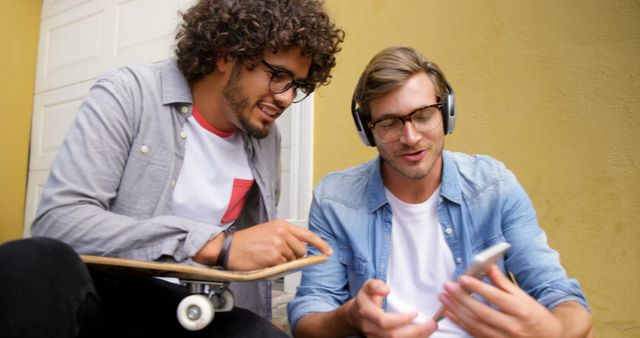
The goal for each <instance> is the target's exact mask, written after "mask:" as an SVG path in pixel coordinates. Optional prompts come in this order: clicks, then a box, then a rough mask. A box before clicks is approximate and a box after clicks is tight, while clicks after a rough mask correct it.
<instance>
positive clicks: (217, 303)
mask: <svg viewBox="0 0 640 338" xmlns="http://www.w3.org/2000/svg"><path fill="white" fill-rule="evenodd" d="M80 258H81V259H82V261H83V262H84V263H85V264H86V265H87V266H89V267H90V268H91V269H102V270H107V271H112V272H118V273H128V274H137V275H143V276H150V277H173V278H177V279H178V281H179V282H180V284H182V285H184V286H185V287H186V288H187V290H188V292H189V293H190V295H189V296H186V297H185V298H184V299H183V300H182V301H181V302H180V304H178V308H177V310H176V315H177V317H178V321H179V322H180V324H181V325H182V326H183V327H184V328H185V329H187V330H191V331H195V330H200V329H202V328H204V327H206V326H207V325H209V323H210V322H211V321H212V320H213V317H214V316H215V312H225V311H230V310H231V309H232V308H233V305H234V295H233V292H231V290H230V289H229V288H228V286H229V283H230V282H250V281H256V280H274V279H277V278H280V277H282V276H285V275H288V274H290V273H293V272H296V271H299V270H301V269H303V268H305V267H307V266H311V265H315V264H320V263H323V262H325V261H326V260H327V256H307V257H303V258H299V259H296V260H294V261H290V262H287V263H284V264H279V265H275V266H272V267H267V268H262V269H256V270H251V271H231V270H223V269H217V268H212V267H205V266H192V265H186V264H179V263H162V262H150V261H140V260H133V259H124V258H115V257H103V256H87V255H81V256H80Z"/></svg>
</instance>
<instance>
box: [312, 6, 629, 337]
mask: <svg viewBox="0 0 640 338" xmlns="http://www.w3.org/2000/svg"><path fill="white" fill-rule="evenodd" d="M327 6H328V8H329V10H330V12H331V13H332V15H333V17H334V18H336V20H337V21H338V23H339V24H340V25H341V26H342V27H343V28H344V29H345V30H346V31H347V38H346V42H345V43H344V48H343V51H342V53H341V54H340V55H339V57H338V65H337V67H336V69H335V72H334V77H333V82H332V84H331V85H330V86H329V87H324V88H321V89H319V90H318V92H317V94H316V117H315V119H316V120H315V128H316V134H315V135H316V136H315V150H314V154H315V155H314V156H315V159H314V161H315V162H314V163H315V164H314V180H315V182H317V181H318V180H319V179H320V178H321V177H323V176H324V175H325V174H327V173H328V172H330V171H335V170H339V169H342V168H345V167H348V166H352V165H355V164H357V163H360V162H363V161H365V160H367V159H369V158H371V157H372V156H374V154H375V151H374V150H370V149H365V147H364V146H363V145H361V144H360V141H359V139H358V138H357V135H356V133H355V128H354V126H353V123H352V120H351V116H350V113H349V104H350V95H351V93H352V91H353V87H354V85H355V83H356V80H357V76H358V75H359V74H360V72H361V71H362V69H363V67H364V66H365V64H366V62H367V61H368V60H369V59H370V58H371V57H372V56H373V55H374V54H375V53H377V52H378V51H380V50H381V49H382V48H384V47H387V46H389V45H394V44H407V45H411V46H414V47H416V48H418V49H419V50H421V51H422V52H423V53H424V54H425V55H426V56H427V57H429V58H431V59H432V60H434V61H435V62H436V63H438V64H439V65H440V66H441V67H442V69H443V70H444V72H445V74H446V75H447V76H448V78H449V80H450V82H451V83H452V86H453V87H454V89H455V93H456V100H457V104H458V105H457V107H458V114H459V115H458V124H457V128H456V131H455V133H454V134H453V135H450V136H447V138H446V145H445V147H446V148H448V149H452V150H458V151H463V152H467V153H482V154H489V155H492V156H494V157H496V158H498V159H500V160H502V161H504V162H505V163H506V165H507V166H508V167H509V168H511V169H512V170H513V171H514V172H515V173H516V175H517V176H518V177H519V179H520V181H521V183H522V184H523V185H524V187H525V188H526V189H527V191H528V192H529V194H530V196H531V198H532V200H533V203H534V205H535V206H536V209H537V212H538V216H539V219H540V224H541V225H542V226H543V228H544V229H545V230H546V231H547V233H548V234H549V236H550V242H551V245H552V246H553V247H555V248H556V249H558V251H560V253H561V257H562V260H563V263H564V265H565V266H566V268H567V270H568V272H569V274H570V275H571V276H573V277H576V278H578V279H579V280H580V282H581V284H582V286H583V288H584V290H585V292H586V295H587V297H588V300H589V301H590V304H591V306H592V307H593V314H594V320H595V328H596V334H597V336H598V337H606V338H616V337H629V338H631V337H640V305H639V304H640V287H638V285H640V284H639V283H640V250H639V249H640V225H638V224H637V220H638V219H639V218H640V150H638V149H639V147H640V128H639V124H640V90H639V89H640V86H639V83H638V81H639V79H638V78H639V77H640V19H639V18H640V2H638V1H622V0H609V1H595V0H565V1H539V0H518V1H512V0H494V1H491V0H473V1H472V0H468V1H462V0H456V1H439V0H438V1H436V0H413V1H410V0H402V1H400V0H327Z"/></svg>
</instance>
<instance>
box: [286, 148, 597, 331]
mask: <svg viewBox="0 0 640 338" xmlns="http://www.w3.org/2000/svg"><path fill="white" fill-rule="evenodd" d="M438 216H439V218H440V224H441V225H442V233H443V234H444V236H445V240H446V242H447V244H448V246H449V248H450V249H451V253H452V255H453V258H454V260H455V263H456V277H458V276H460V275H461V274H462V273H463V272H464V270H465V269H466V267H467V266H468V265H469V264H470V263H471V261H472V259H473V256H474V255H475V254H477V253H479V252H480V251H482V250H483V249H486V248H487V247H489V246H491V245H493V244H496V243H498V242H502V241H507V242H509V243H510V244H511V249H509V251H507V253H506V255H505V258H504V259H502V260H500V261H499V262H498V266H499V267H500V268H501V269H502V270H503V272H504V271H509V272H511V273H512V274H513V276H514V277H515V279H516V282H517V283H518V285H519V286H520V287H521V288H522V289H523V290H524V291H526V292H527V293H529V294H530V295H531V296H532V297H534V298H536V299H537V300H538V301H539V302H540V303H541V304H543V305H544V306H546V307H548V308H553V307H555V306H556V305H558V304H559V303H562V302H565V301H576V302H578V303H580V304H582V305H583V306H584V307H585V308H588V305H587V302H586V300H585V297H584V295H583V293H582V291H581V289H580V286H579V284H578V282H577V281H576V280H574V279H568V278H567V274H566V271H565V270H564V268H563V267H562V265H560V260H559V255H558V253H557V252H556V251H554V250H553V249H551V248H550V247H549V246H548V244H547V237H546V235H545V233H544V231H542V229H541V228H540V226H539V225H538V220H537V218H536V213H535V210H534V209H533V205H532V204H531V200H530V199H529V197H528V196H527V194H526V192H525V191H524V189H523V188H522V186H521V185H520V184H519V183H518V181H517V180H516V178H515V176H514V175H513V173H512V172H511V171H509V170H508V169H506V168H505V166H504V165H503V164H502V163H501V162H499V161H497V160H495V159H493V158H491V157H488V156H481V155H474V156H470V155H466V154H462V153H452V152H448V151H445V152H443V173H442V183H441V187H440V200H439V203H438ZM391 218H392V214H391V207H390V206H389V203H388V201H387V198H386V196H385V192H384V185H383V182H382V176H381V173H380V159H379V158H377V159H374V160H371V161H369V162H367V163H364V164H362V165H360V166H357V167H354V168H350V169H347V170H344V171H340V172H337V173H333V174H330V175H328V176H327V177H325V178H324V179H323V180H322V181H321V182H320V184H319V185H318V186H317V187H316V188H315V189H314V194H313V202H312V205H311V211H310V215H309V228H310V229H311V230H312V231H314V232H315V233H317V234H318V235H319V236H320V237H322V238H323V239H324V240H326V241H327V242H328V243H329V244H330V245H331V247H332V248H333V249H334V255H333V256H331V257H330V258H329V260H328V261H327V262H326V263H324V264H320V265H317V266H313V267H310V268H308V269H305V270H304V272H303V274H302V282H301V285H300V287H299V288H298V292H297V294H296V299H295V300H293V301H292V302H291V303H289V306H288V311H289V319H290V321H291V323H292V330H293V332H295V330H296V325H297V323H298V320H300V318H301V317H303V316H304V315H306V314H308V313H311V312H328V311H332V310H334V309H336V308H337V307H339V306H340V305H342V304H344V303H345V302H346V301H347V300H349V299H351V298H353V297H355V295H356V294H357V293H358V290H359V289H360V288H361V287H362V285H363V284H364V283H365V282H366V281H367V280H368V279H371V278H376V279H380V280H383V281H386V280H387V265H388V263H389V251H390V245H391ZM309 252H310V254H317V253H318V252H317V249H315V248H309ZM416 268H419V267H416ZM385 307H386V303H385Z"/></svg>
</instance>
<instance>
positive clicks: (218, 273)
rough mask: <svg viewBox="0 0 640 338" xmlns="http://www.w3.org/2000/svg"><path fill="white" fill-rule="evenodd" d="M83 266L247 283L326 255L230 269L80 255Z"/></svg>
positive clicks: (285, 272)
mask: <svg viewBox="0 0 640 338" xmlns="http://www.w3.org/2000/svg"><path fill="white" fill-rule="evenodd" d="M80 257H81V258H82V261H84V263H85V264H86V265H89V266H91V267H92V268H96V269H105V270H110V271H122V272H125V273H133V274H141V275H146V276H154V277H176V278H178V279H181V280H197V281H201V282H250V281H256V280H274V279H278V278H280V277H282V276H285V275H288V274H290V273H293V272H296V271H298V270H300V269H302V268H304V267H307V266H311V265H315V264H320V263H324V262H325V261H326V260H327V256H323V255H319V256H306V257H302V258H299V259H296V260H294V261H290V262H287V263H283V264H279V265H275V266H272V267H267V268H262V269H257V270H251V271H231V270H222V269H217V268H211V267H204V266H202V267H201V266H192V265H186V264H179V263H162V262H150V261H140V260H133V259H124V258H115V257H103V256H86V255H81V256H80Z"/></svg>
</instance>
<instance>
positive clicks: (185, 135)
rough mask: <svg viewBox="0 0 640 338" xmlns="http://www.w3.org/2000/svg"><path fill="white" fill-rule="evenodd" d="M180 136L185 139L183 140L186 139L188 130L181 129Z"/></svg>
mask: <svg viewBox="0 0 640 338" xmlns="http://www.w3.org/2000/svg"><path fill="white" fill-rule="evenodd" d="M180 137H182V139H183V140H184V139H186V138H187V132H186V131H184V130H183V131H181V132H180Z"/></svg>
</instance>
